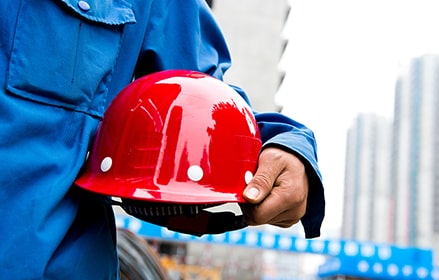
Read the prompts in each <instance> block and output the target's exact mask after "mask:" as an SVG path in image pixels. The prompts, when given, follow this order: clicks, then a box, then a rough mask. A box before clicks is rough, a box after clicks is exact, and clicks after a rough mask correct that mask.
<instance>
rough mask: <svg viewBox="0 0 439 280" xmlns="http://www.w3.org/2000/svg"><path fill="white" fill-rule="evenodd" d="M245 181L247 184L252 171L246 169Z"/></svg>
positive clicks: (250, 178)
mask: <svg viewBox="0 0 439 280" xmlns="http://www.w3.org/2000/svg"><path fill="white" fill-rule="evenodd" d="M244 179H245V183H246V184H248V183H250V181H251V180H252V179H253V173H252V172H251V171H248V170H247V171H246V172H245V175H244Z"/></svg>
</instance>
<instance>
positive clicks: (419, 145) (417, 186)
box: [392, 55, 439, 252]
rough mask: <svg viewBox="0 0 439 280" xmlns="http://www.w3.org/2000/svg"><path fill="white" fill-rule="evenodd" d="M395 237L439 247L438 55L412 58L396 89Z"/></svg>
mask: <svg viewBox="0 0 439 280" xmlns="http://www.w3.org/2000/svg"><path fill="white" fill-rule="evenodd" d="M394 112H395V115H394V139H393V142H394V144H393V147H394V151H393V158H392V162H393V163H394V169H393V172H392V180H393V181H392V187H393V190H392V192H393V193H394V194H395V219H394V228H395V232H394V236H393V237H394V241H395V242H396V243H398V244H402V245H411V246H420V247H435V249H436V252H438V249H439V242H438V241H439V239H438V237H439V174H438V171H439V161H438V156H439V137H438V136H439V126H438V120H439V56H437V55H424V56H421V57H418V58H415V59H413V60H412V61H411V63H410V65H409V67H408V69H407V71H405V72H404V73H403V74H402V75H401V76H400V78H399V79H398V81H397V87H396V93H395V110H394Z"/></svg>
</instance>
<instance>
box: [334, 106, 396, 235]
mask: <svg viewBox="0 0 439 280" xmlns="http://www.w3.org/2000/svg"><path fill="white" fill-rule="evenodd" d="M346 143H347V147H346V161H345V162H346V167H345V194H344V211H343V228H342V235H343V237H345V238H349V239H356V240H361V241H366V240H374V241H377V242H389V241H390V234H391V232H392V230H391V227H390V225H391V223H390V220H391V218H392V208H391V204H389V201H391V193H390V191H391V188H390V166H391V165H390V151H391V148H390V147H391V146H390V144H391V123H390V121H389V120H387V119H385V118H384V117H380V116H377V115H375V114H360V115H358V116H357V118H356V119H355V122H354V124H353V125H352V126H351V128H350V129H349V131H348V136H347V142H346Z"/></svg>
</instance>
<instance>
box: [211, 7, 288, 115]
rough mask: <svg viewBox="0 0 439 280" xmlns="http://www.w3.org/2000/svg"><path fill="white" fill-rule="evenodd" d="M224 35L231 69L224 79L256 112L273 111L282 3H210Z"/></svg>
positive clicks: (280, 47) (278, 79)
mask: <svg viewBox="0 0 439 280" xmlns="http://www.w3.org/2000/svg"><path fill="white" fill-rule="evenodd" d="M212 9H213V12H214V14H215V16H216V18H217V19H218V22H219V24H220V26H221V28H222V30H223V32H224V34H225V37H226V40H227V42H228V44H229V48H230V51H231V56H232V63H233V66H232V68H231V69H230V70H229V71H228V72H227V74H226V76H225V80H226V81H227V82H229V83H231V84H235V85H238V86H239V87H241V88H243V89H244V90H245V91H246V92H247V94H248V95H249V97H250V99H251V102H252V105H253V107H254V108H255V109H256V110H257V111H277V110H279V108H278V107H277V106H276V105H275V103H274V95H275V93H276V92H277V90H278V88H279V84H280V82H281V79H282V77H283V73H281V72H280V71H279V69H278V63H279V60H280V57H281V55H282V51H283V49H284V46H285V41H284V40H283V39H282V38H281V32H282V29H283V27H284V24H285V21H286V19H287V16H288V10H289V6H288V3H287V1H286V0H277V1H271V2H268V1H264V0H240V1H234V0H221V1H213V3H212Z"/></svg>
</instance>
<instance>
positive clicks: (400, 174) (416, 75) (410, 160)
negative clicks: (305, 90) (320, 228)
mask: <svg viewBox="0 0 439 280" xmlns="http://www.w3.org/2000/svg"><path fill="white" fill-rule="evenodd" d="M394 105H395V108H394V118H393V122H391V123H389V122H388V121H386V120H385V119H383V118H382V117H379V116H376V115H368V114H361V115H359V116H358V117H357V119H356V121H355V123H354V124H353V125H352V127H351V128H350V130H349V132H348V135H347V154H346V168H345V169H346V174H345V200H344V217H343V229H342V232H343V237H344V238H353V239H358V240H369V241H374V242H385V243H394V244H397V245H401V246H414V247H421V248H431V249H433V250H434V251H435V258H436V261H435V263H436V264H437V263H438V253H439V172H438V171H439V126H438V125H437V124H438V123H439V122H438V121H439V56H438V55H424V56H421V57H417V58H414V59H413V60H412V61H411V63H410V64H409V65H408V67H407V68H405V69H404V70H403V71H402V72H401V73H400V75H399V77H398V79H397V81H396V87H395V102H394Z"/></svg>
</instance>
